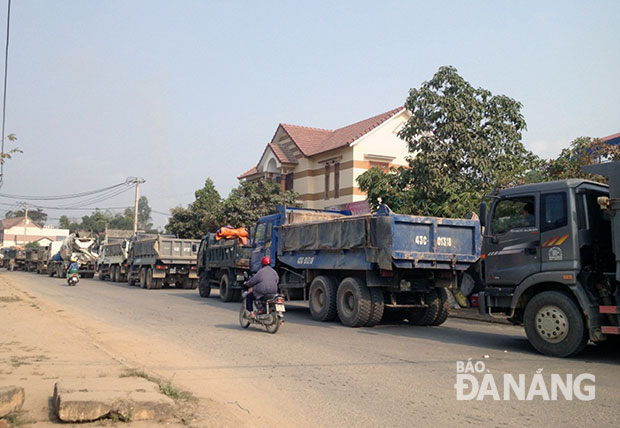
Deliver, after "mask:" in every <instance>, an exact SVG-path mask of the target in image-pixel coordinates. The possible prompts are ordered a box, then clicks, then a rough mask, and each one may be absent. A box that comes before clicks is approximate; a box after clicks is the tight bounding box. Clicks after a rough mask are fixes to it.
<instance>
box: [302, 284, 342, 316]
mask: <svg viewBox="0 0 620 428" xmlns="http://www.w3.org/2000/svg"><path fill="white" fill-rule="evenodd" d="M337 294H338V285H337V284H336V280H334V278H331V277H329V276H317V277H316V278H314V279H313V280H312V283H311V284H310V291H309V293H308V306H309V307H310V314H312V318H313V319H315V320H317V321H322V322H325V321H333V320H334V319H335V318H336V316H337V315H338V309H337V305H336V296H337Z"/></svg>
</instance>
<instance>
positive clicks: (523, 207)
mask: <svg viewBox="0 0 620 428" xmlns="http://www.w3.org/2000/svg"><path fill="white" fill-rule="evenodd" d="M538 200H539V195H538V193H535V194H530V195H524V196H515V197H507V198H501V199H499V200H497V201H496V202H495V203H494V204H493V207H492V212H491V217H490V218H491V221H490V224H489V225H488V226H489V231H488V232H487V233H486V234H485V236H484V241H483V254H484V256H485V260H484V268H485V280H486V283H487V284H489V285H495V286H516V285H518V284H520V283H521V282H522V281H523V280H524V279H525V278H527V277H528V276H530V275H532V274H534V273H536V272H540V267H541V258H540V229H539V222H540V220H539V216H538V211H539V210H538V208H537V207H538Z"/></svg>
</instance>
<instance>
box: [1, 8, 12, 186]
mask: <svg viewBox="0 0 620 428" xmlns="http://www.w3.org/2000/svg"><path fill="white" fill-rule="evenodd" d="M10 24H11V0H9V2H8V10H7V14H6V50H5V52H4V93H3V95H2V154H4V124H5V121H6V83H7V76H8V74H9V73H8V70H9V34H10V31H9V28H10ZM0 160H1V161H2V162H0V187H2V183H3V182H4V159H0Z"/></svg>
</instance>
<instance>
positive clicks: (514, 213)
mask: <svg viewBox="0 0 620 428" xmlns="http://www.w3.org/2000/svg"><path fill="white" fill-rule="evenodd" d="M491 225H492V226H491V227H492V232H493V233H495V234H502V233H506V232H508V231H509V230H512V229H519V228H523V227H534V226H536V210H535V207H534V197H533V196H526V197H518V198H510V199H502V200H501V201H499V202H498V203H497V204H496V205H495V209H494V211H493V219H492V221H491Z"/></svg>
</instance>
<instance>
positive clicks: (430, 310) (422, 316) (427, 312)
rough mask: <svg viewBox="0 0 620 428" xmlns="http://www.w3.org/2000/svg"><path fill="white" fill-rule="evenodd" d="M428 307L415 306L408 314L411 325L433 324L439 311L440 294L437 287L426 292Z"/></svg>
mask: <svg viewBox="0 0 620 428" xmlns="http://www.w3.org/2000/svg"><path fill="white" fill-rule="evenodd" d="M424 297H425V299H426V304H427V305H428V306H427V307H426V308H413V309H411V310H410V311H409V314H408V315H407V320H408V321H409V324H411V325H431V323H432V322H433V321H435V318H437V314H438V313H439V304H440V300H439V294H437V289H435V288H433V289H432V290H431V291H429V292H428V293H425V296H424Z"/></svg>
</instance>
